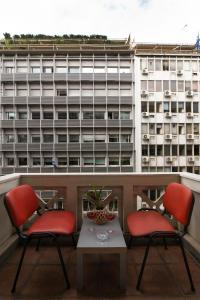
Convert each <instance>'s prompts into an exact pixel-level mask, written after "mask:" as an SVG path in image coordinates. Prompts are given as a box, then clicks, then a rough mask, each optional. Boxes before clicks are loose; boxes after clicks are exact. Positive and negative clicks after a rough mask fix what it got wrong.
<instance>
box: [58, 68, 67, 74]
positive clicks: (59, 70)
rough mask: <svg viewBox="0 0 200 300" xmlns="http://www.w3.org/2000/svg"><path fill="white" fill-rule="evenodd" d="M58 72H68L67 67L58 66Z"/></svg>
mask: <svg viewBox="0 0 200 300" xmlns="http://www.w3.org/2000/svg"><path fill="white" fill-rule="evenodd" d="M56 73H63V74H64V73H67V68H66V67H56Z"/></svg>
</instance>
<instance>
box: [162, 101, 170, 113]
mask: <svg viewBox="0 0 200 300" xmlns="http://www.w3.org/2000/svg"><path fill="white" fill-rule="evenodd" d="M163 110H164V112H169V102H164V103H163Z"/></svg>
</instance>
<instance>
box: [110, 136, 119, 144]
mask: <svg viewBox="0 0 200 300" xmlns="http://www.w3.org/2000/svg"><path fill="white" fill-rule="evenodd" d="M109 143H119V134H109Z"/></svg>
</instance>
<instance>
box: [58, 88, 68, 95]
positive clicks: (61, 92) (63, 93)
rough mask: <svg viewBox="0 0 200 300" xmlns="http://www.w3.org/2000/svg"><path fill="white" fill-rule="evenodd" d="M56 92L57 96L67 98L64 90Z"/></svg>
mask: <svg viewBox="0 0 200 300" xmlns="http://www.w3.org/2000/svg"><path fill="white" fill-rule="evenodd" d="M56 92H57V96H67V90H65V89H59V90H57V91H56Z"/></svg>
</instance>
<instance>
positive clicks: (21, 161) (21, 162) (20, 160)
mask: <svg viewBox="0 0 200 300" xmlns="http://www.w3.org/2000/svg"><path fill="white" fill-rule="evenodd" d="M18 163H19V166H27V157H19V158H18Z"/></svg>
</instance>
